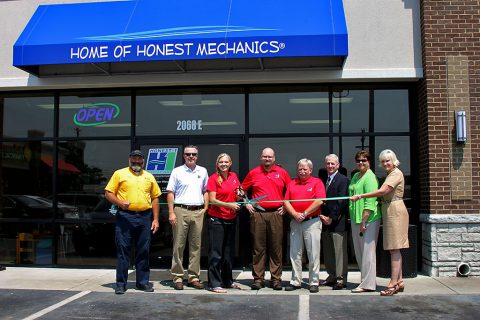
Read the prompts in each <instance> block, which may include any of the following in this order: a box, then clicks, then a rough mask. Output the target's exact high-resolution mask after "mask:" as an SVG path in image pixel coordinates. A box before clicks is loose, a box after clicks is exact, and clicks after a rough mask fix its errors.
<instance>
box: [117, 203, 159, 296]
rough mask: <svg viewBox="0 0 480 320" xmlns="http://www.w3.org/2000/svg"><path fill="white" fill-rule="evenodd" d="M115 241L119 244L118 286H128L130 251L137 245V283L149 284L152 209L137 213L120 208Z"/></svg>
mask: <svg viewBox="0 0 480 320" xmlns="http://www.w3.org/2000/svg"><path fill="white" fill-rule="evenodd" d="M116 220H117V221H116V226H115V243H116V245H117V286H119V287H126V285H127V280H128V267H129V265H130V251H131V248H132V242H133V244H134V245H135V269H136V275H137V278H136V285H137V286H140V285H145V284H148V281H149V279H150V261H149V259H150V257H149V256H150V240H151V230H150V228H151V226H152V211H151V210H150V211H148V212H146V213H141V214H138V213H137V214H135V213H128V212H125V211H122V210H119V211H118V212H117V215H116Z"/></svg>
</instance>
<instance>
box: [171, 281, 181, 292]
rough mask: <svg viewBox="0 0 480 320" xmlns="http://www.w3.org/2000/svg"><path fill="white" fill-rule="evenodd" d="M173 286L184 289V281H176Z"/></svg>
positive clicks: (176, 288)
mask: <svg viewBox="0 0 480 320" xmlns="http://www.w3.org/2000/svg"><path fill="white" fill-rule="evenodd" d="M173 287H174V288H175V290H183V282H175V283H174V284H173Z"/></svg>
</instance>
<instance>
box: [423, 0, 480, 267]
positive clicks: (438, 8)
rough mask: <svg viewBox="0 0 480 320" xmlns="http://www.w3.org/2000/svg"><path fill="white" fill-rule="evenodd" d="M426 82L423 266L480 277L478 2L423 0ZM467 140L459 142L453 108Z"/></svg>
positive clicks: (424, 86) (469, 0)
mask: <svg viewBox="0 0 480 320" xmlns="http://www.w3.org/2000/svg"><path fill="white" fill-rule="evenodd" d="M420 19H421V29H422V49H423V50H422V61H423V68H424V78H423V79H422V80H421V81H420V82H419V84H418V93H419V96H418V101H419V110H418V127H419V135H418V137H419V143H418V145H419V154H418V159H419V178H420V195H419V199H420V212H421V215H420V221H421V222H422V266H423V271H424V272H426V273H427V274H429V275H432V276H455V275H457V268H458V266H459V265H462V264H468V266H469V267H470V268H471V273H470V275H474V276H480V215H479V213H480V205H479V193H480V186H479V184H480V179H479V171H480V170H479V166H480V161H479V151H480V150H479V138H480V137H479V128H478V126H479V121H480V119H479V111H480V110H479V108H480V1H478V0H476V1H471V0H449V1H444V0H423V1H421V13H420ZM460 110H462V111H465V112H466V115H467V142H466V143H465V144H459V143H457V142H456V139H455V111H460Z"/></svg>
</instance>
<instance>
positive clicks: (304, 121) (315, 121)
mask: <svg viewBox="0 0 480 320" xmlns="http://www.w3.org/2000/svg"><path fill="white" fill-rule="evenodd" d="M290 123H291V124H329V123H330V121H329V120H321V119H319V120H314V119H313V120H291V121H290ZM332 123H334V124H338V123H340V120H333V121H332Z"/></svg>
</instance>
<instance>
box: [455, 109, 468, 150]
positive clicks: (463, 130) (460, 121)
mask: <svg viewBox="0 0 480 320" xmlns="http://www.w3.org/2000/svg"><path fill="white" fill-rule="evenodd" d="M455 122H456V127H457V128H456V129H457V142H459V143H465V142H466V141H467V115H466V114H465V111H457V112H455Z"/></svg>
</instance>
